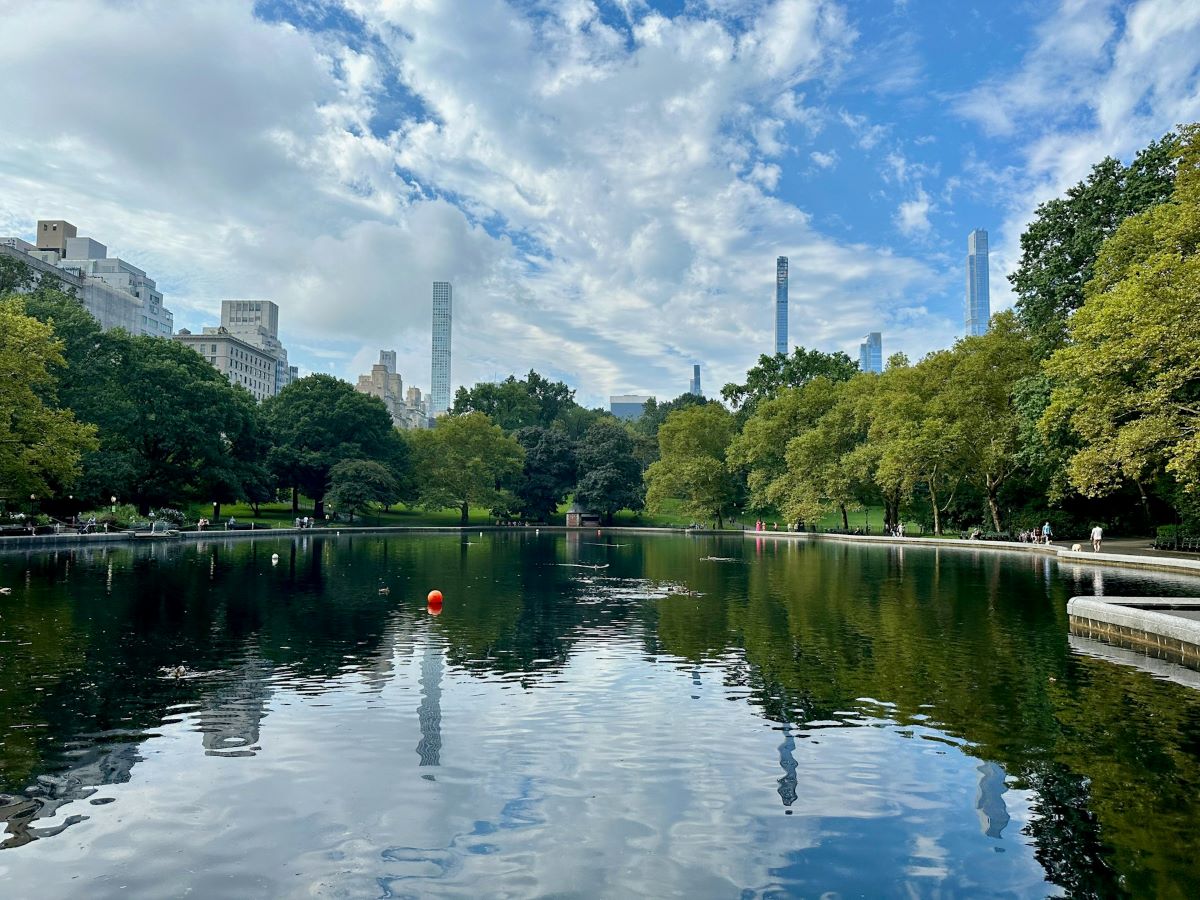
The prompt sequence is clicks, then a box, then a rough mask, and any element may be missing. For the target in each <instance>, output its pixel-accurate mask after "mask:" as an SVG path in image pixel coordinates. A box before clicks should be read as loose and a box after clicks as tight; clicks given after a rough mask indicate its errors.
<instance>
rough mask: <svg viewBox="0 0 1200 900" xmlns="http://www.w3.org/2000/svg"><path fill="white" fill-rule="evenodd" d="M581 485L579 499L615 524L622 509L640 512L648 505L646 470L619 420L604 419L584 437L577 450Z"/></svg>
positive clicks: (578, 489) (576, 492)
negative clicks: (643, 471) (645, 481)
mask: <svg viewBox="0 0 1200 900" xmlns="http://www.w3.org/2000/svg"><path fill="white" fill-rule="evenodd" d="M576 455H577V459H578V463H579V470H578V471H579V483H578V484H577V485H576V486H575V499H576V501H578V502H579V503H580V504H582V505H583V506H585V507H587V508H588V509H591V510H595V511H596V512H599V513H602V514H603V515H604V516H605V519H606V520H607V521H608V522H609V523H610V524H611V522H612V518H613V515H614V514H615V513H616V512H617V510H620V509H628V510H632V511H633V512H638V511H639V510H641V509H642V507H643V506H644V505H645V492H644V490H643V486H642V467H641V465H640V463H639V462H638V460H637V458H636V457H635V455H634V443H633V438H632V437H631V436H630V433H629V431H628V430H627V429H626V428H625V426H624V425H622V424H621V423H620V422H618V421H617V420H616V419H612V418H609V419H602V420H600V421H598V422H596V424H594V425H593V426H592V427H591V428H589V429H588V431H587V434H585V435H584V437H583V440H582V441H580V443H579V446H578V448H577V449H576Z"/></svg>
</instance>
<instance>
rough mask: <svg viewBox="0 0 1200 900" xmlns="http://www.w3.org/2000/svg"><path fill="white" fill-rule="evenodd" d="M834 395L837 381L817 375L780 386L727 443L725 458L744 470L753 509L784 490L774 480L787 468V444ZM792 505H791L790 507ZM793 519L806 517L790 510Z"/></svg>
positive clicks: (763, 507) (764, 506)
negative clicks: (794, 384) (801, 382)
mask: <svg viewBox="0 0 1200 900" xmlns="http://www.w3.org/2000/svg"><path fill="white" fill-rule="evenodd" d="M836 398H837V383H836V382H834V381H831V380H830V379H828V378H825V377H824V376H818V377H817V378H815V379H813V380H812V381H810V382H809V383H808V384H806V385H804V386H803V387H790V388H783V389H781V390H780V391H779V392H778V393H777V394H776V395H775V396H774V397H769V398H767V399H765V400H763V401H761V402H760V403H758V404H757V405H756V406H755V409H754V413H753V414H752V415H751V416H750V417H749V418H748V419H746V422H745V424H744V425H743V427H742V429H741V431H739V432H738V433H737V434H736V435H735V436H734V438H733V440H732V442H731V443H730V446H729V453H728V458H729V461H730V463H731V464H732V465H733V466H734V467H736V468H737V469H739V470H741V471H744V472H745V473H746V483H747V487H748V489H749V503H750V506H751V508H752V509H755V510H758V511H765V510H766V509H768V508H769V507H772V506H774V505H776V503H777V502H778V500H779V498H780V497H782V496H783V494H782V492H783V491H784V490H785V487H784V486H783V485H776V484H775V483H776V481H777V480H778V479H779V478H780V477H781V476H782V475H783V474H784V472H785V471H786V470H787V447H788V442H789V441H791V440H792V439H793V438H795V437H797V436H799V435H801V434H803V433H805V432H806V431H808V430H809V429H810V428H812V427H813V425H814V424H815V423H816V421H817V420H818V419H820V418H821V416H823V415H824V414H825V413H826V412H828V410H829V409H830V407H831V406H832V405H833V404H834V402H835V401H836ZM794 506H795V504H793V507H794ZM793 512H795V516H794V518H796V519H805V520H807V519H809V518H811V517H812V516H811V513H810V514H808V515H805V514H802V513H801V512H800V511H799V510H798V509H793Z"/></svg>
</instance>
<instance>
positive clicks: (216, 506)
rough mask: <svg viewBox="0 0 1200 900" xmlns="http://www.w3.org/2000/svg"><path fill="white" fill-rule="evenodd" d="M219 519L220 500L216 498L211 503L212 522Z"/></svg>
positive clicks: (214, 522)
mask: <svg viewBox="0 0 1200 900" xmlns="http://www.w3.org/2000/svg"><path fill="white" fill-rule="evenodd" d="M220 521H221V501H220V500H218V501H217V502H216V503H214V504H213V524H214V525H215V524H216V523H217V522H220Z"/></svg>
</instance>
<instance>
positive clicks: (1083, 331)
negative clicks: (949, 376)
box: [1042, 125, 1200, 496]
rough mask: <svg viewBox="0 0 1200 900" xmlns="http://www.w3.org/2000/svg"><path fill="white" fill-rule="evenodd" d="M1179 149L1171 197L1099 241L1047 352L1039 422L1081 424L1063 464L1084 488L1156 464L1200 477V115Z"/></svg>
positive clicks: (1193, 483)
mask: <svg viewBox="0 0 1200 900" xmlns="http://www.w3.org/2000/svg"><path fill="white" fill-rule="evenodd" d="M1177 153H1178V171H1177V175H1176V181H1175V191H1174V194H1173V195H1172V197H1171V199H1170V200H1169V201H1168V202H1165V203H1160V204H1158V205H1156V206H1153V207H1151V208H1150V209H1149V210H1147V211H1146V212H1144V213H1141V214H1140V215H1137V216H1134V217H1131V218H1129V219H1127V220H1126V221H1125V222H1123V223H1122V224H1121V226H1120V228H1118V229H1117V231H1116V233H1115V234H1114V235H1113V236H1112V237H1111V238H1110V239H1109V240H1108V241H1107V242H1106V243H1105V245H1104V247H1103V249H1102V251H1101V253H1100V257H1099V259H1098V260H1097V263H1096V267H1095V272H1096V274H1095V277H1094V278H1093V279H1092V281H1091V282H1090V283H1089V285H1088V289H1087V302H1086V303H1085V304H1084V306H1083V307H1082V308H1081V309H1079V311H1078V312H1076V313H1075V315H1074V316H1073V317H1072V319H1071V322H1070V329H1069V341H1068V343H1067V344H1066V346H1064V347H1063V348H1061V349H1060V350H1058V351H1057V352H1056V353H1055V354H1054V355H1053V356H1052V357H1051V358H1050V360H1049V361H1048V362H1047V363H1046V371H1047V373H1048V374H1049V375H1050V377H1051V378H1052V379H1053V380H1054V382H1055V388H1054V391H1053V393H1052V395H1051V401H1050V405H1049V407H1048V408H1047V410H1046V412H1045V414H1044V415H1043V418H1042V424H1043V430H1044V432H1046V433H1049V432H1050V430H1051V429H1053V428H1055V427H1056V426H1057V424H1058V423H1059V422H1060V421H1066V422H1069V424H1070V426H1071V427H1072V428H1073V429H1074V431H1075V432H1076V433H1077V434H1078V435H1079V438H1080V440H1081V444H1082V446H1081V448H1080V449H1079V450H1078V451H1077V452H1075V453H1074V455H1073V456H1072V457H1071V461H1070V464H1069V468H1068V472H1069V475H1070V479H1071V483H1072V484H1073V485H1074V486H1075V487H1076V488H1077V489H1078V490H1079V491H1080V492H1081V493H1083V494H1085V495H1087V496H1101V495H1104V494H1106V493H1110V492H1112V491H1113V490H1115V489H1116V488H1118V487H1119V486H1120V485H1121V484H1122V483H1123V482H1124V481H1126V480H1129V481H1133V482H1135V483H1137V484H1138V485H1141V484H1143V483H1144V482H1146V481H1147V480H1149V479H1151V478H1152V477H1154V476H1155V475H1156V474H1157V473H1159V472H1165V473H1166V474H1168V475H1169V476H1170V477H1172V478H1174V479H1175V480H1176V481H1177V482H1178V483H1179V484H1180V485H1181V486H1182V488H1183V489H1184V490H1185V491H1186V492H1189V493H1190V492H1193V491H1195V489H1196V487H1197V486H1198V485H1200V302H1197V300H1198V298H1200V126H1196V125H1192V126H1188V127H1186V128H1184V129H1183V130H1182V133H1181V135H1180V138H1179V142H1178V150H1177Z"/></svg>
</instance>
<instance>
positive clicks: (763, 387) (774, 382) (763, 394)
mask: <svg viewBox="0 0 1200 900" xmlns="http://www.w3.org/2000/svg"><path fill="white" fill-rule="evenodd" d="M856 374H858V363H856V362H855V361H854V360H852V359H851V358H850V357H849V356H847V355H846V354H845V353H842V352H841V351H838V352H836V353H822V352H821V351H820V350H805V349H804V348H803V347H797V348H796V349H795V350H793V351H792V355H791V356H787V355H785V354H783V353H777V354H775V355H774V356H767V355H766V354H763V355H762V356H760V357H759V358H758V365H756V366H755V367H754V368H752V369H751V370H750V371H749V372H747V373H746V381H745V383H744V384H727V385H725V387H723V388H722V389H721V396H722V397H724V398H725V401H726V402H727V403H730V404H731V405H733V406H734V407H736V408H737V409H738V411H739V413H740V414H741V418H742V419H743V420H744V418H745V416H748V415H749V414H750V413H752V412H753V411H754V407H755V406H756V405H757V404H758V403H760V402H762V401H763V400H766V399H769V398H770V397H774V396H775V395H776V394H777V393H778V392H779V391H780V390H782V389H783V388H787V387H803V386H804V385H806V384H808V382H810V381H812V380H813V379H814V378H821V377H824V378H827V379H828V380H830V381H848V380H849V379H851V378H853V377H854V376H855V375H856Z"/></svg>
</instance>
